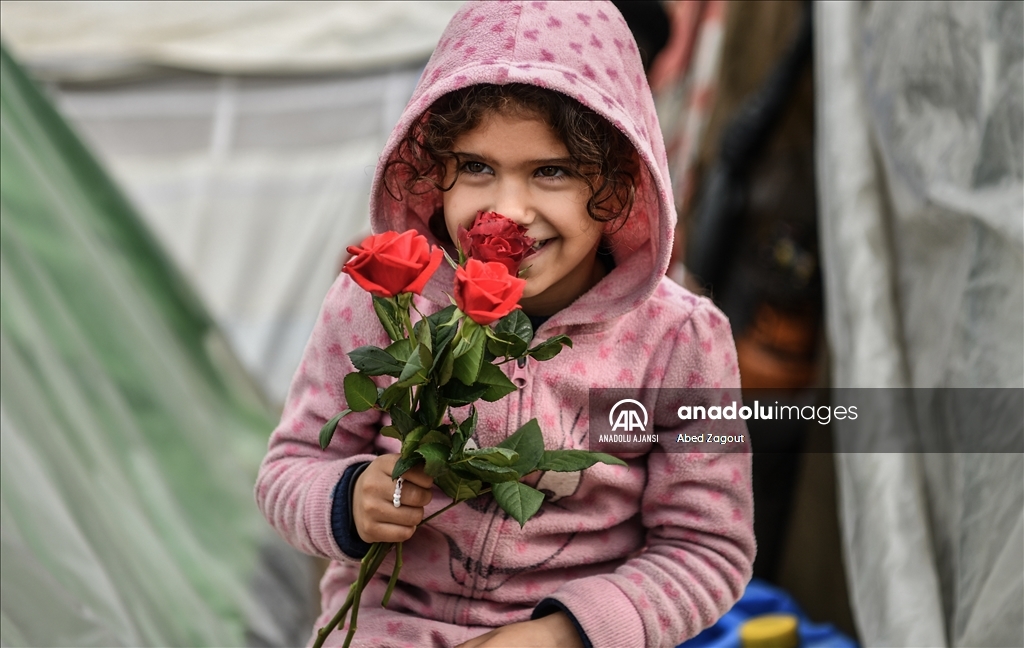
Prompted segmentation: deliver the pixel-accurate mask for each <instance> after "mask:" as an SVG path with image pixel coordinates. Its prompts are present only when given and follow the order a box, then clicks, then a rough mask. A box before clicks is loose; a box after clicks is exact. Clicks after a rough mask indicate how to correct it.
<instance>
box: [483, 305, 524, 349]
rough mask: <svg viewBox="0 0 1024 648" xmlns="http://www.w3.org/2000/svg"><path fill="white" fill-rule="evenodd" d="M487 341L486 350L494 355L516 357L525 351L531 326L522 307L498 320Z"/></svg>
mask: <svg viewBox="0 0 1024 648" xmlns="http://www.w3.org/2000/svg"><path fill="white" fill-rule="evenodd" d="M490 337H491V340H490V341H488V343H487V348H488V350H489V351H490V352H491V353H493V354H494V355H496V356H506V357H511V358H518V357H519V356H521V355H523V353H524V352H525V351H526V347H527V346H529V344H530V341H531V340H532V339H533V326H532V325H531V324H530V318H529V317H527V316H526V313H524V312H523V311H522V309H519V308H517V309H516V310H514V311H512V312H511V313H509V314H508V315H506V316H505V317H502V318H501V319H500V320H498V323H497V325H495V327H494V331H493V333H492V335H491V336H490Z"/></svg>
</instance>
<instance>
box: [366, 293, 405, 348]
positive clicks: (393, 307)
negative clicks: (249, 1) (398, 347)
mask: <svg viewBox="0 0 1024 648" xmlns="http://www.w3.org/2000/svg"><path fill="white" fill-rule="evenodd" d="M373 310H374V312H376V313H377V319H379V320H380V324H381V326H383V327H384V331H385V332H386V333H387V334H388V337H390V338H391V339H392V340H396V341H397V340H401V339H402V338H404V337H405V335H403V334H402V324H401V319H400V318H399V315H398V305H397V304H396V302H395V299H394V298H393V297H390V298H389V297H374V298H373Z"/></svg>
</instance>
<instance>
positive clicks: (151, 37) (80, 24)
mask: <svg viewBox="0 0 1024 648" xmlns="http://www.w3.org/2000/svg"><path fill="white" fill-rule="evenodd" d="M461 4H462V3H461V2H431V1H420V0H417V1H415V2H411V1H406V2H366V1H363V2H290V1H283V0H278V1H275V2H189V3H182V2H167V1H164V2H134V1H133V2H97V1H88V2H83V1H81V0H75V1H74V2H45V3H40V2H24V1H5V2H3V3H2V4H0V20H2V22H3V28H2V33H3V35H4V39H5V41H7V44H8V47H11V48H12V49H13V50H14V51H15V52H16V53H17V54H18V55H19V57H20V58H21V59H22V60H23V61H26V62H27V63H29V65H30V66H31V68H32V70H33V73H34V74H35V75H36V76H40V75H42V76H43V77H45V78H50V79H57V80H62V81H66V80H70V79H78V80H93V79H102V78H124V77H125V76H135V75H140V74H149V73H153V72H154V71H156V69H157V68H160V67H169V68H177V69H186V70H195V71H202V72H210V73H214V74H220V73H234V74H305V73H311V72H338V71H355V72H360V71H364V70H367V69H371V68H381V67H384V66H394V65H405V64H409V63H415V62H423V61H426V59H427V57H429V56H430V53H431V52H432V51H433V50H434V46H435V45H436V44H437V39H438V37H439V36H440V35H441V31H442V30H443V29H444V27H445V25H446V24H448V20H449V19H450V18H451V17H452V15H453V14H454V13H455V11H456V10H457V9H458V7H459V5H461Z"/></svg>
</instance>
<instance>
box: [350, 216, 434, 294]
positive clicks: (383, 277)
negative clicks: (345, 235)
mask: <svg viewBox="0 0 1024 648" xmlns="http://www.w3.org/2000/svg"><path fill="white" fill-rule="evenodd" d="M348 253H349V254H351V255H352V258H351V259H349V261H348V263H346V264H345V266H344V267H343V268H342V269H341V271H342V272H344V273H346V274H347V275H348V276H350V277H352V279H353V280H354V281H355V282H356V283H357V284H359V286H360V287H361V288H362V289H363V290H365V291H366V292H368V293H370V294H372V295H376V296H377V297H394V296H395V295H397V294H399V293H416V294H417V295H418V294H420V293H421V292H422V291H423V288H424V286H426V285H427V281H428V280H429V279H430V277H431V276H432V275H433V274H434V271H436V270H437V268H438V266H440V265H441V261H442V260H443V258H444V253H443V252H442V251H441V249H440V248H437V247H434V248H433V249H431V245H430V244H429V243H427V239H426V237H424V236H422V235H420V234H417V233H416V232H415V230H406V231H405V232H402V233H401V234H399V233H398V232H384V233H382V234H377V235H375V236H370V237H367V238H366V239H365V240H364V241H363V242H362V243H360V244H359V245H353V246H350V247H349V248H348Z"/></svg>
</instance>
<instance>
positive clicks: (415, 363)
mask: <svg viewBox="0 0 1024 648" xmlns="http://www.w3.org/2000/svg"><path fill="white" fill-rule="evenodd" d="M424 353H426V354H427V357H428V358H429V355H430V351H428V350H426V349H424V348H423V345H422V344H419V345H416V352H414V353H413V354H412V355H410V356H409V361H408V362H407V363H406V364H405V369H403V370H402V373H401V375H399V376H398V382H397V383H396V384H398V385H401V386H402V387H411V386H412V385H422V384H423V383H425V382H427V380H429V379H430V376H429V375H428V374H427V367H429V366H430V362H429V361H427V362H424Z"/></svg>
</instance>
